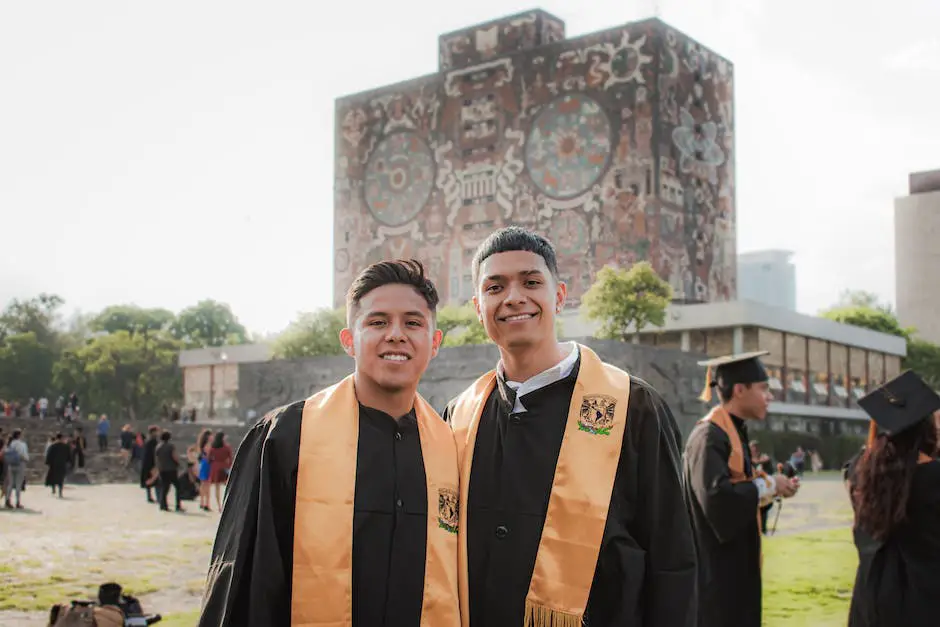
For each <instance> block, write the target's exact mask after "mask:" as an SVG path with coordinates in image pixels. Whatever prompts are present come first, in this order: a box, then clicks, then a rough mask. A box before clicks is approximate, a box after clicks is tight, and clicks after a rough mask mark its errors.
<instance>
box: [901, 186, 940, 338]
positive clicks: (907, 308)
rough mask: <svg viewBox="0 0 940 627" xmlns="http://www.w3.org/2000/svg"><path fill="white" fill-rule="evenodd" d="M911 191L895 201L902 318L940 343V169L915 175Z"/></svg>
mask: <svg viewBox="0 0 940 627" xmlns="http://www.w3.org/2000/svg"><path fill="white" fill-rule="evenodd" d="M909 191H910V195H908V196H904V197H903V198H898V199H896V200H895V201H894V272H895V283H896V287H895V290H896V295H895V298H896V301H897V311H898V318H899V320H900V321H901V324H903V325H904V326H912V327H916V328H917V330H918V332H919V334H920V336H921V337H922V338H923V339H925V340H927V341H929V342H933V343H935V344H940V170H933V171H931V172H917V173H914V174H911V175H910V182H909Z"/></svg>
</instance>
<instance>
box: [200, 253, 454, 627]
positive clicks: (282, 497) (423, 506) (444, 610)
mask: <svg viewBox="0 0 940 627" xmlns="http://www.w3.org/2000/svg"><path fill="white" fill-rule="evenodd" d="M437 304H438V295H437V291H436V289H435V288H434V285H433V284H432V283H431V281H430V280H429V279H427V278H426V277H425V274H424V268H423V267H422V266H421V264H420V263H418V262H416V261H385V262H381V263H377V264H374V265H372V266H369V267H368V268H366V269H365V270H363V271H362V273H361V274H360V275H359V276H358V277H357V278H356V280H355V281H354V282H353V284H352V286H351V287H350V288H349V292H348V294H347V299H346V312H347V325H348V326H347V328H345V329H343V331H342V332H341V334H340V338H339V339H340V342H341V343H342V345H343V348H344V350H345V351H346V353H347V354H348V355H349V356H351V357H352V358H353V359H354V360H355V372H354V373H353V374H352V375H350V376H348V377H346V378H345V379H343V380H342V381H341V382H339V383H337V384H336V385H333V386H331V387H329V388H327V389H325V390H323V391H321V392H318V393H316V394H314V395H313V396H311V397H310V398H308V399H307V400H306V401H299V402H295V403H291V404H290V405H286V406H284V407H281V408H279V409H277V410H275V411H273V412H271V413H269V414H268V415H267V416H265V417H264V418H263V419H262V420H261V421H260V422H259V423H258V424H257V425H255V427H254V428H253V429H252V430H251V431H250V432H249V433H248V435H247V436H246V437H245V439H244V441H243V442H242V444H241V446H240V447H239V449H238V453H237V455H236V457H235V463H234V466H233V468H232V472H231V476H230V479H229V484H228V490H227V494H226V500H225V504H224V508H223V511H222V519H221V521H220V523H219V530H218V532H217V535H216V539H215V546H214V547H213V551H212V562H211V565H210V571H209V580H208V584H207V591H206V596H205V600H204V605H203V610H202V617H201V619H200V622H199V625H200V626H201V627H210V626H211V627H219V626H224V627H242V626H244V627H255V626H260V625H264V626H265V627H281V626H283V627H287V626H288V625H292V626H294V627H298V626H305V625H308V626H313V625H320V626H323V625H352V627H374V626H377V625H389V626H391V625H395V626H401V627H418V626H419V625H434V626H435V627H438V626H440V627H456V626H457V625H459V614H458V601H457V572H456V571H457V533H456V532H457V515H456V505H457V487H458V475H457V457H456V449H455V446H454V440H453V435H452V433H451V431H450V429H449V428H448V426H447V425H446V423H444V422H443V421H442V420H441V419H440V417H439V416H438V415H437V414H436V413H435V412H434V410H433V409H432V408H431V407H430V405H428V404H427V402H425V400H424V399H423V398H421V396H419V395H418V393H417V389H418V381H419V380H420V378H421V375H422V374H424V371H425V369H426V368H427V367H428V363H429V362H430V360H431V359H432V358H433V357H434V356H435V355H436V354H437V351H438V348H439V347H440V344H441V332H440V331H439V330H438V329H437V328H436V322H435V320H436V309H437Z"/></svg>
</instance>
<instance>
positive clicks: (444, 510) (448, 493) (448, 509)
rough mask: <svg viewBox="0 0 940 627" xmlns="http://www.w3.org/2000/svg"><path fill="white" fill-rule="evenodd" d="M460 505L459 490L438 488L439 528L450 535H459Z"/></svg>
mask: <svg viewBox="0 0 940 627" xmlns="http://www.w3.org/2000/svg"><path fill="white" fill-rule="evenodd" d="M459 510H460V503H459V500H458V495H457V490H454V489H453V488H438V490H437V526H438V527H440V528H441V529H444V530H446V531H449V532H450V533H457V520H458V512H459Z"/></svg>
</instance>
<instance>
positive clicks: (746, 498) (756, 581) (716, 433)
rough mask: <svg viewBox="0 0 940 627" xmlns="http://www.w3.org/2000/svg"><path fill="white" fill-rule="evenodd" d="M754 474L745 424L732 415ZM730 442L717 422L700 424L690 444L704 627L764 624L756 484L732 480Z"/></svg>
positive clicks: (688, 478)
mask: <svg viewBox="0 0 940 627" xmlns="http://www.w3.org/2000/svg"><path fill="white" fill-rule="evenodd" d="M732 420H733V421H734V423H735V426H736V427H737V428H738V434H739V436H740V438H741V443H742V445H743V448H744V470H745V472H746V473H748V474H750V472H751V453H750V451H749V450H748V447H747V442H748V439H747V429H746V428H745V427H744V422H743V421H742V420H740V419H738V418H732ZM730 455H731V440H730V439H729V438H728V436H727V434H726V433H725V432H724V431H723V430H722V429H721V428H720V427H718V426H717V425H715V424H712V423H711V422H704V423H699V424H697V425H696V426H695V428H694V429H692V433H690V434H689V439H688V441H687V442H686V446H685V458H684V475H685V482H684V483H685V490H686V500H687V502H688V504H689V508H690V510H691V511H692V526H693V529H694V531H695V540H696V546H697V548H698V566H699V582H698V589H699V611H698V615H699V623H698V625H699V627H760V624H761V570H760V550H761V549H760V537H759V536H758V528H757V513H758V507H759V505H760V498H759V496H758V492H757V487H756V486H755V485H754V484H753V483H751V482H750V481H746V482H741V483H738V484H732V483H731V473H730V471H729V470H728V457H729V456H730Z"/></svg>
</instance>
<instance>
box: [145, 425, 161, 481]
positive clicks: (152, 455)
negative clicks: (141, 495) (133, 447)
mask: <svg viewBox="0 0 940 627" xmlns="http://www.w3.org/2000/svg"><path fill="white" fill-rule="evenodd" d="M159 443H160V440H158V439H157V438H152V437H151V438H147V441H146V442H144V454H143V456H142V458H141V461H140V487H142V488H146V487H147V482H148V481H149V480H150V473H151V472H153V469H154V467H155V466H156V465H157V445H158V444H159Z"/></svg>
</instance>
